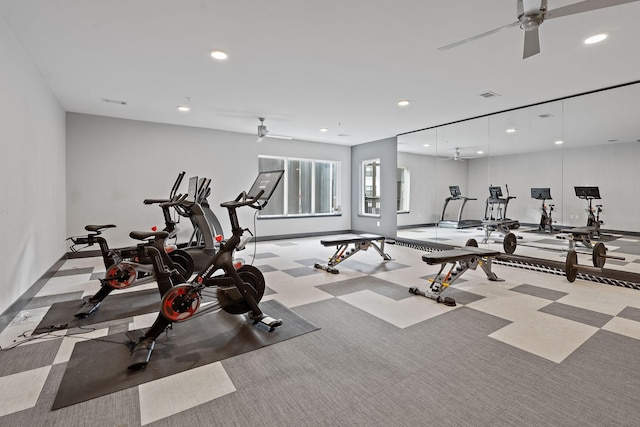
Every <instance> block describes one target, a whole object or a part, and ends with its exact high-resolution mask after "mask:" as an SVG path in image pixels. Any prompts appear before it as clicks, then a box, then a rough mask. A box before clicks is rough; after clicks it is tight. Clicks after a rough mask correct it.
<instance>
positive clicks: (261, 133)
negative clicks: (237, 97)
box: [256, 117, 292, 142]
mask: <svg viewBox="0 0 640 427" xmlns="http://www.w3.org/2000/svg"><path fill="white" fill-rule="evenodd" d="M258 120H260V124H259V125H258V140H257V141H256V142H262V140H263V139H264V138H278V139H292V138H291V137H290V136H284V135H273V134H271V135H270V134H269V129H267V125H265V124H264V120H265V119H264V117H258Z"/></svg>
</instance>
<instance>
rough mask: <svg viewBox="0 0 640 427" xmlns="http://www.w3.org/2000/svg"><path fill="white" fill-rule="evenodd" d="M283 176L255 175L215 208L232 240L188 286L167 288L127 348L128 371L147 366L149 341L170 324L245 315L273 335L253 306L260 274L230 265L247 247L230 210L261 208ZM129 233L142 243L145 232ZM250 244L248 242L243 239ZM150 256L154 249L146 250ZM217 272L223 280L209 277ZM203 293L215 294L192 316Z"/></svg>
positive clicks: (272, 322)
mask: <svg viewBox="0 0 640 427" xmlns="http://www.w3.org/2000/svg"><path fill="white" fill-rule="evenodd" d="M283 174H284V171H282V170H280V171H270V172H261V173H260V174H259V175H258V178H256V180H255V182H254V184H253V185H252V187H251V189H250V190H249V192H248V193H245V192H242V193H240V195H238V197H236V198H235V199H234V200H232V201H228V202H224V203H221V204H220V206H222V207H224V208H226V209H227V211H228V213H229V219H230V222H231V229H232V236H231V237H230V238H229V239H228V240H227V241H225V242H224V243H223V244H222V246H221V247H220V250H219V251H218V252H217V253H216V254H215V255H214V256H213V258H212V259H211V260H210V262H209V263H208V265H207V266H206V267H205V268H204V269H203V270H201V271H200V272H199V273H198V274H197V275H196V276H195V278H194V279H192V280H191V281H190V282H189V283H183V284H179V285H176V286H173V287H171V289H170V290H169V291H168V292H167V293H166V294H165V295H164V296H163V297H162V303H161V306H160V311H159V313H158V317H157V318H156V320H155V322H154V323H153V325H152V326H151V327H150V328H149V329H148V330H147V331H146V333H145V334H144V336H142V337H141V338H140V339H139V340H138V341H137V343H135V344H134V343H132V349H131V360H130V363H129V366H128V369H129V370H139V369H142V368H144V367H146V366H147V364H148V363H149V360H150V359H151V354H152V352H153V348H154V346H155V340H156V339H157V338H158V336H159V335H160V334H162V332H164V331H165V330H166V329H167V328H168V327H169V326H170V325H171V324H172V322H182V321H186V320H188V319H190V318H193V317H194V316H196V315H197V316H200V315H204V314H206V313H209V312H212V311H217V310H220V309H222V310H224V311H225V312H227V313H230V314H245V313H246V314H247V315H248V317H249V318H250V319H251V320H252V321H253V324H254V325H263V326H265V327H267V328H268V330H269V332H273V331H274V330H275V329H276V328H277V327H279V326H281V325H282V320H281V319H274V318H272V317H270V316H268V315H266V314H264V313H263V312H262V311H261V310H260V307H259V306H258V303H259V302H260V300H261V299H262V297H263V295H264V291H265V280H264V276H263V274H262V272H261V271H260V270H259V269H258V268H256V267H254V266H252V265H242V266H239V265H237V264H234V261H233V253H234V251H235V250H236V249H237V248H242V247H244V245H245V244H246V242H247V240H248V239H247V238H246V237H244V236H243V234H244V232H245V231H248V229H243V228H242V227H241V226H240V224H239V222H238V216H237V213H236V210H237V209H238V208H240V207H243V206H248V207H251V208H253V209H256V210H261V209H263V208H264V207H265V206H266V204H267V202H268V200H269V198H270V197H271V195H272V193H273V191H274V190H275V188H276V186H277V185H278V183H279V182H280V180H281V178H282V175H283ZM135 233H136V232H132V233H131V237H133V238H148V237H150V236H153V234H149V233H139V234H135ZM249 239H250V238H249ZM148 250H149V251H150V252H155V251H157V249H156V248H155V247H153V246H151V247H149V248H148ZM157 258H158V257H157V254H156V255H155V258H154V259H156V262H154V268H162V265H161V263H160V262H158V259H157ZM219 270H222V271H223V272H224V275H217V276H214V275H213V274H214V273H216V272H217V271H219ZM156 275H157V276H160V277H162V278H163V280H165V279H166V280H171V279H170V275H168V274H167V271H166V269H165V271H164V272H160V271H159V272H158V273H156ZM207 288H214V289H215V297H214V301H213V302H212V303H210V304H207V305H206V306H205V305H203V309H202V310H201V311H200V312H198V309H199V307H200V305H201V304H200V303H201V300H202V296H203V293H204V291H205V290H206V289H207Z"/></svg>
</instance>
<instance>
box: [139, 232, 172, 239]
mask: <svg viewBox="0 0 640 427" xmlns="http://www.w3.org/2000/svg"><path fill="white" fill-rule="evenodd" d="M167 236H169V233H167V232H166V231H132V232H131V233H129V237H131V238H132V239H136V240H147V239H148V238H149V237H153V238H154V239H164V238H166V237H167Z"/></svg>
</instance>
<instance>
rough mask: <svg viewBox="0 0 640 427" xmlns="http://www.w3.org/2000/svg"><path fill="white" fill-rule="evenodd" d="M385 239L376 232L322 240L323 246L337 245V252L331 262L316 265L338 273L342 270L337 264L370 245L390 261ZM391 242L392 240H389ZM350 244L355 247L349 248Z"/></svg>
mask: <svg viewBox="0 0 640 427" xmlns="http://www.w3.org/2000/svg"><path fill="white" fill-rule="evenodd" d="M385 240H386V239H385V238H384V237H383V236H378V235H376V234H361V235H359V236H355V237H336V238H333V239H323V240H320V243H321V244H322V245H323V246H335V247H336V252H335V253H334V254H333V256H332V257H331V258H329V262H328V263H327V264H319V263H316V264H315V265H314V267H315V268H320V269H322V270H325V271H327V272H329V273H333V274H338V273H339V272H340V271H338V269H337V268H335V266H336V265H338V264H340V263H341V262H342V261H344V260H346V259H347V258H349V257H351V256H353V255H354V254H355V253H356V252H359V251H366V250H367V249H369V247H373V248H375V250H376V251H378V253H379V254H380V256H381V257H382V259H384V260H385V261H390V260H391V259H392V258H391V256H389V255H388V254H386V253H385V252H384V243H385ZM376 242H377V243H376ZM389 243H392V242H391V241H389ZM350 245H353V247H352V248H351V249H350V250H347V249H348V248H349V246H350Z"/></svg>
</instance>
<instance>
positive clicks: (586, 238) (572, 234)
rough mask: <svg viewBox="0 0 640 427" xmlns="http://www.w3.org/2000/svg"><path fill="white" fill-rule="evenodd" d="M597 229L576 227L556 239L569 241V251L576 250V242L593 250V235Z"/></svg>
mask: <svg viewBox="0 0 640 427" xmlns="http://www.w3.org/2000/svg"><path fill="white" fill-rule="evenodd" d="M595 232H596V228H595V227H576V228H570V229H569V230H566V231H565V232H564V233H563V234H560V235H557V236H556V239H563V240H569V250H570V251H572V250H575V248H576V242H579V243H582V244H583V245H584V246H585V247H587V248H589V249H592V248H593V242H592V240H593V233H595Z"/></svg>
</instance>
